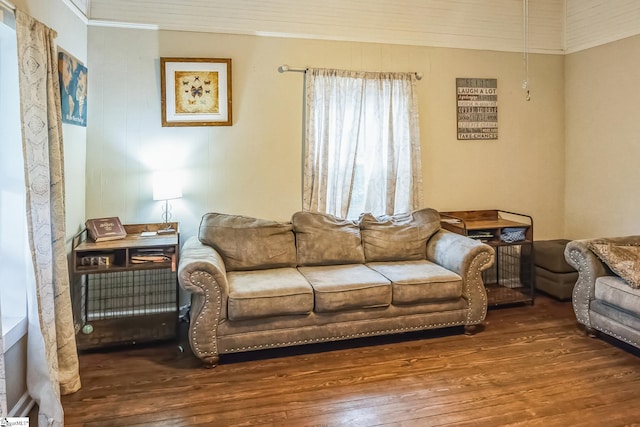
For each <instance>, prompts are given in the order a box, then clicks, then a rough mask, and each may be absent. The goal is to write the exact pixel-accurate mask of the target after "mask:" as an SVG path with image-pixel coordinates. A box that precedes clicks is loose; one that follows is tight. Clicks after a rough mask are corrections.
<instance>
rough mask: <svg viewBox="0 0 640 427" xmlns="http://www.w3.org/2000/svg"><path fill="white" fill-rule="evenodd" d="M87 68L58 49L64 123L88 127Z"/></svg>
mask: <svg viewBox="0 0 640 427" xmlns="http://www.w3.org/2000/svg"><path fill="white" fill-rule="evenodd" d="M87 75H88V71H87V67H85V66H84V64H83V63H82V62H80V61H78V59H77V58H76V57H74V56H73V55H71V54H69V53H68V52H66V51H64V50H62V49H60V48H58V81H59V83H60V109H61V113H62V117H61V118H62V123H68V124H72V125H76V126H82V127H87Z"/></svg>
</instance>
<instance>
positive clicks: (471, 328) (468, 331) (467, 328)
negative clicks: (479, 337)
mask: <svg viewBox="0 0 640 427" xmlns="http://www.w3.org/2000/svg"><path fill="white" fill-rule="evenodd" d="M476 332H478V325H464V334H465V335H468V336H471V335H475V334H476Z"/></svg>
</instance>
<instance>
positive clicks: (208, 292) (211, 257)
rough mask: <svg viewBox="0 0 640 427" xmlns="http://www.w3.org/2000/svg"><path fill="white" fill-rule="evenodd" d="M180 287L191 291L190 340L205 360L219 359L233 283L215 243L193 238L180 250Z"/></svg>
mask: <svg viewBox="0 0 640 427" xmlns="http://www.w3.org/2000/svg"><path fill="white" fill-rule="evenodd" d="M178 282H179V283H180V287H181V288H182V289H184V290H186V291H189V292H191V323H190V325H189V344H190V345H191V349H192V350H193V353H194V354H195V355H196V356H197V357H198V358H200V359H202V360H203V361H204V362H205V364H208V365H215V364H216V363H217V362H218V346H217V331H218V324H219V323H220V321H221V320H223V319H226V317H227V299H228V297H229V283H228V282H227V274H226V270H225V265H224V261H223V260H222V257H221V256H220V254H219V253H218V252H217V251H216V250H215V249H214V248H212V247H211V246H208V245H205V244H203V243H201V242H200V241H199V240H198V238H197V237H191V238H189V239H188V240H187V241H186V242H185V244H184V245H183V247H182V250H181V252H180V263H179V265H178Z"/></svg>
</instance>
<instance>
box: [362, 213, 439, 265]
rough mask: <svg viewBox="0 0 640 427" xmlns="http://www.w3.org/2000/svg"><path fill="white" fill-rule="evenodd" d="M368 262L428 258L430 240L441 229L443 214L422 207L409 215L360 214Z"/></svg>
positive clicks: (365, 254)
mask: <svg viewBox="0 0 640 427" xmlns="http://www.w3.org/2000/svg"><path fill="white" fill-rule="evenodd" d="M360 230H361V232H362V243H363V247H364V256H365V258H366V261H367V262H377V261H412V260H421V259H426V258H427V253H426V252H427V240H429V238H430V237H431V236H433V235H434V234H435V233H436V232H437V231H438V230H440V214H439V213H438V211H436V210H434V209H422V210H418V211H414V212H411V213H405V214H396V215H392V216H388V215H383V216H379V217H375V216H373V215H372V214H370V213H368V214H364V215H362V216H361V217H360Z"/></svg>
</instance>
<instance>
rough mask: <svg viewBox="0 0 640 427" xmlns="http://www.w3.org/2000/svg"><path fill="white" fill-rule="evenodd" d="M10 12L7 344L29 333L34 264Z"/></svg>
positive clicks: (1, 81) (1, 106)
mask: <svg viewBox="0 0 640 427" xmlns="http://www.w3.org/2000/svg"><path fill="white" fill-rule="evenodd" d="M9 15H10V14H8V13H5V14H2V15H0V16H1V17H2V18H3V22H0V129H2V144H0V304H1V306H0V310H1V312H2V329H3V336H6V335H9V336H10V337H12V338H9V339H7V340H6V341H5V349H7V348H9V347H11V345H12V343H13V342H14V341H15V340H16V339H19V338H20V337H21V336H22V333H20V332H18V333H17V334H16V330H17V329H16V328H18V329H24V331H25V332H26V322H25V319H26V312H27V310H26V307H27V302H26V299H27V297H26V288H27V287H26V283H27V277H28V275H27V272H28V271H29V270H28V269H29V268H33V267H32V265H31V255H30V250H29V243H28V240H27V218H26V213H25V212H26V207H25V206H26V204H25V184H24V162H23V156H22V142H21V131H20V101H19V99H20V98H19V92H18V54H17V45H16V32H15V21H14V20H13V19H11V18H12V17H10V16H9ZM9 19H11V21H9ZM12 24H13V25H12Z"/></svg>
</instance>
